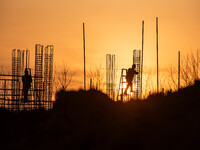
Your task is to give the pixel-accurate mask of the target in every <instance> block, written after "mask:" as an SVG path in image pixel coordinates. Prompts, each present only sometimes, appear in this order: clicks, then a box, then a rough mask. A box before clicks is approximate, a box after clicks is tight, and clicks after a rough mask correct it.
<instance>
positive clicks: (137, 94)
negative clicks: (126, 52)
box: [133, 50, 141, 99]
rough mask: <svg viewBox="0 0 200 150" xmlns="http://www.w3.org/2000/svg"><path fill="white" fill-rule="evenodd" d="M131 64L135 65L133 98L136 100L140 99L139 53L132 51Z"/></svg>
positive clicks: (138, 51)
mask: <svg viewBox="0 0 200 150" xmlns="http://www.w3.org/2000/svg"><path fill="white" fill-rule="evenodd" d="M133 64H135V66H136V67H135V71H136V72H138V74H137V75H135V76H134V79H133V86H134V87H135V88H134V89H135V91H134V93H135V94H134V97H135V98H136V99H138V98H141V51H140V50H134V51H133Z"/></svg>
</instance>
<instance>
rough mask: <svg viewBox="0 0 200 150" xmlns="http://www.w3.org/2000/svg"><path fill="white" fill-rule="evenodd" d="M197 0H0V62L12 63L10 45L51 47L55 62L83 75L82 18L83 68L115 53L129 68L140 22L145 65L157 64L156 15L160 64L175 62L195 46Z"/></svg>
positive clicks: (199, 34) (199, 33)
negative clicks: (84, 44)
mask: <svg viewBox="0 0 200 150" xmlns="http://www.w3.org/2000/svg"><path fill="white" fill-rule="evenodd" d="M199 8H200V1H199V0H173V1H172V0H123V1H122V0H106V1H104V0H0V51H1V55H0V60H1V61H0V65H7V64H9V65H10V64H11V50H12V49H14V48H19V49H26V48H28V49H30V51H31V55H32V57H31V62H32V63H33V62H34V58H33V56H34V45H35V44H37V43H40V44H43V45H47V44H53V45H54V46H55V55H54V60H55V61H54V62H55V63H56V64H62V63H63V62H66V63H67V64H69V65H70V67H71V69H72V70H74V71H76V72H77V73H76V79H78V80H83V69H82V68H83V43H82V23H83V22H85V26H86V58H87V69H90V68H94V67H95V66H98V65H100V64H101V65H102V66H105V57H106V54H108V53H112V54H115V55H116V61H117V62H116V64H117V66H118V67H119V68H122V67H126V68H127V67H130V66H131V64H132V50H133V49H141V24H142V20H144V21H145V44H144V67H149V66H151V68H155V66H156V34H155V31H156V30H155V25H156V17H158V18H159V58H160V66H161V68H162V67H165V66H167V65H168V64H172V63H173V64H176V63H177V51H178V50H181V52H182V54H184V53H185V54H186V53H187V52H190V51H191V50H193V51H195V50H197V49H200V9H199Z"/></svg>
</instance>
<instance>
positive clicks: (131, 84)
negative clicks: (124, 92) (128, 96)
mask: <svg viewBox="0 0 200 150" xmlns="http://www.w3.org/2000/svg"><path fill="white" fill-rule="evenodd" d="M130 86H131V92H133V83H132V82H131V83H130Z"/></svg>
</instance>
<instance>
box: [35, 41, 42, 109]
mask: <svg viewBox="0 0 200 150" xmlns="http://www.w3.org/2000/svg"><path fill="white" fill-rule="evenodd" d="M34 90H35V91H34V99H35V104H36V106H37V107H38V106H39V108H41V107H42V106H44V102H43V100H44V98H43V96H44V92H43V45H40V44H36V45H35V80H34Z"/></svg>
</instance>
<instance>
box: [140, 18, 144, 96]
mask: <svg viewBox="0 0 200 150" xmlns="http://www.w3.org/2000/svg"><path fill="white" fill-rule="evenodd" d="M143 49H144V20H143V21H142V61H141V62H142V64H141V96H142V73H143Z"/></svg>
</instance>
